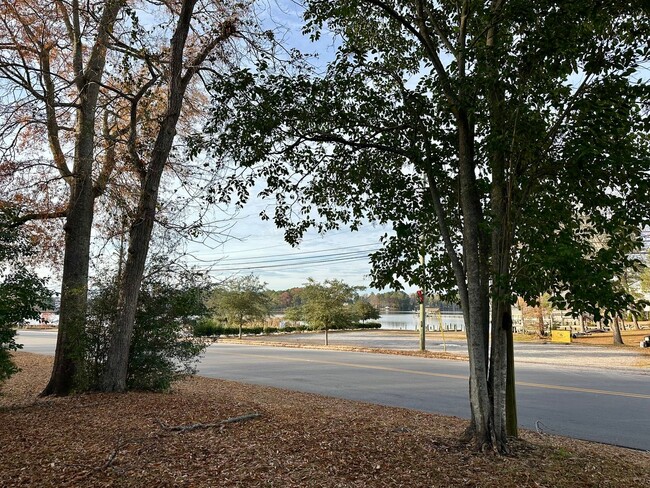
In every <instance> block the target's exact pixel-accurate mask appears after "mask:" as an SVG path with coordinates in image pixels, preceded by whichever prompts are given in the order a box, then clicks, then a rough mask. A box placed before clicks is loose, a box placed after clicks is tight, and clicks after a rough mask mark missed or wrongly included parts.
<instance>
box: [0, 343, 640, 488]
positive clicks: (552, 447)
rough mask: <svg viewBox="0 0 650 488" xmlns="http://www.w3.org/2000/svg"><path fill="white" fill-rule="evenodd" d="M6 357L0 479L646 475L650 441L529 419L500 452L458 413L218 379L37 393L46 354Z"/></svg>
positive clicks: (619, 480) (173, 481)
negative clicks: (553, 429) (483, 444)
mask: <svg viewBox="0 0 650 488" xmlns="http://www.w3.org/2000/svg"><path fill="white" fill-rule="evenodd" d="M15 358H16V360H17V362H18V364H19V366H20V367H21V368H22V370H23V371H22V372H21V373H19V374H18V375H16V376H15V377H13V378H12V379H11V380H9V381H8V382H7V383H5V385H4V386H3V388H2V396H1V397H0V453H1V456H0V486H3V487H10V486H38V487H47V486H70V487H85V486H88V487H90V486H92V487H100V486H147V485H148V486H151V487H159V486H165V487H166V486H169V487H171V486H192V487H194V486H196V487H212V486H214V487H258V486H265V487H266V486H268V487H364V488H368V487H450V486H452V487H453V486H468V487H601V486H602V487H650V454H649V453H642V452H638V451H633V450H628V449H622V448H617V447H612V446H606V445H600V444H593V443H588V442H583V441H575V440H571V439H566V438H561V437H555V436H548V435H540V434H537V433H532V432H524V433H523V434H522V436H521V439H520V440H517V441H513V442H512V443H511V446H512V454H510V455H508V456H498V455H495V454H492V453H487V454H483V453H476V452H473V451H472V450H470V449H468V448H467V446H465V445H463V444H461V443H459V442H458V440H457V439H458V438H459V436H460V434H461V433H462V431H463V429H464V428H465V426H466V421H464V420H461V419H458V418H450V417H443V416H438V415H432V414H425V413H420V412H414V411H410V410H405V409H398V408H388V407H381V406H376V405H368V404H364V403H359V402H352V401H346V400H337V399H332V398H326V397H321V396H317V395H310V394H303V393H295V392H289V391H285V390H280V389H275V388H268V387H260V386H250V385H243V384H239V383H234V382H229V381H221V380H215V379H207V378H200V377H194V378H189V379H187V380H183V381H181V382H178V383H177V384H176V385H175V386H174V388H173V390H172V391H171V392H170V393H164V394H156V393H137V392H134V393H128V394H92V395H78V396H73V397H68V398H46V399H37V398H36V395H37V394H38V392H39V391H40V390H41V389H42V388H43V387H44V385H45V383H46V381H47V379H48V376H49V373H50V368H51V361H52V359H51V358H49V357H46V356H40V355H35V354H29V353H17V354H16V355H15ZM247 414H258V415H259V416H251V418H248V419H245V420H242V421H241V422H226V423H223V421H226V420H228V419H233V418H235V417H239V416H242V415H247ZM621 415H625V412H621ZM196 424H200V425H198V426H197V425H196ZM208 424H210V425H208ZM191 426H195V427H196V428H190V427H191ZM174 428H176V429H177V430H173V429H174Z"/></svg>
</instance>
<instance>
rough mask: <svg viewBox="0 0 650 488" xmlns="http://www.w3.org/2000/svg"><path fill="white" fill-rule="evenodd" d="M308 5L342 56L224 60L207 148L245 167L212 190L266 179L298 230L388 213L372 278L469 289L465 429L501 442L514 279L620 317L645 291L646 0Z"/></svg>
mask: <svg viewBox="0 0 650 488" xmlns="http://www.w3.org/2000/svg"><path fill="white" fill-rule="evenodd" d="M306 6H307V11H306V27H305V30H306V31H307V32H309V33H310V34H311V35H312V37H313V38H314V39H317V38H319V37H320V36H321V35H325V33H326V32H329V33H333V34H334V36H336V37H337V46H338V50H337V54H336V57H335V59H334V60H333V61H331V62H330V63H328V65H327V67H326V68H325V70H324V72H319V71H318V70H313V71H300V72H297V73H284V72H274V71H272V70H269V69H266V68H268V67H267V66H260V67H258V68H257V69H256V70H251V69H244V70H241V71H239V72H238V73H237V74H236V75H235V76H232V77H230V78H228V79H222V80H219V83H218V85H217V86H215V94H214V111H213V120H212V123H211V124H210V125H208V126H207V127H206V132H207V133H208V134H210V135H209V136H207V137H204V138H198V140H197V142H196V150H197V151H198V150H203V149H207V150H208V151H210V152H212V153H213V154H215V155H217V156H218V158H220V160H221V158H224V157H227V158H231V159H232V160H234V161H235V162H236V163H237V165H238V168H239V169H238V170H237V171H236V172H234V173H233V175H232V177H231V178H230V179H229V180H228V181H227V182H225V183H224V184H223V185H221V186H220V187H218V188H215V193H216V194H218V195H219V196H220V198H221V199H222V200H223V201H230V200H231V199H232V198H236V199H238V200H240V201H245V200H246V199H247V197H248V188H249V187H250V186H251V185H252V183H253V182H255V181H258V180H260V179H261V180H264V181H266V184H267V186H266V189H265V190H263V191H262V193H261V195H262V196H263V197H269V198H274V199H275V201H276V206H275V211H274V213H273V215H272V216H271V215H266V214H263V215H262V217H263V218H273V220H274V221H275V223H276V224H277V225H278V226H279V227H283V228H284V229H285V235H286V238H287V240H289V241H290V242H295V241H297V240H299V239H300V237H301V236H302V234H303V233H304V232H305V230H306V229H308V228H310V227H316V228H318V229H319V230H321V231H326V230H329V229H332V228H336V227H338V226H340V225H348V226H350V227H351V228H353V229H355V228H357V227H358V226H359V225H361V224H362V223H363V222H364V219H367V220H370V221H377V222H382V223H391V224H392V225H393V227H394V231H395V232H394V234H393V235H386V236H385V237H384V239H383V244H384V246H383V249H381V250H380V251H378V252H376V253H375V254H374V255H373V257H372V262H373V275H372V277H373V284H374V285H376V286H382V285H388V284H390V285H393V286H399V280H400V278H401V279H404V280H406V281H407V282H409V283H413V284H420V285H423V286H424V287H425V288H426V289H427V290H433V291H438V292H440V293H441V294H444V298H448V299H451V300H452V301H459V302H460V303H461V305H462V309H463V314H464V318H465V323H466V325H467V335H468V344H469V349H470V371H471V374H470V404H471V406H472V425H471V427H470V429H469V430H468V434H469V437H470V438H471V439H472V440H473V441H474V443H475V444H476V445H477V446H479V447H483V448H485V447H486V446H493V447H494V448H495V449H498V450H501V451H503V450H506V449H507V447H506V427H507V429H508V431H509V432H510V433H516V417H515V415H514V414H515V410H514V390H512V389H511V388H513V387H514V363H513V361H512V331H511V325H512V318H511V316H510V306H511V304H512V303H514V301H515V298H516V296H517V295H520V296H522V297H524V298H525V300H526V301H528V302H529V303H534V302H535V301H536V300H537V299H538V297H539V296H540V295H541V294H542V293H544V292H548V293H550V295H551V300H552V301H553V302H554V303H555V304H557V305H558V306H560V307H562V308H564V307H566V308H569V309H570V310H572V312H573V313H574V314H579V313H582V312H589V313H591V314H593V315H594V316H598V315H599V314H601V313H602V312H603V311H604V313H605V314H606V316H607V317H612V316H614V315H617V314H618V313H620V312H621V311H622V310H624V309H626V307H627V306H628V305H629V303H631V301H632V300H633V297H631V295H630V294H629V293H627V292H626V291H625V290H624V288H623V287H621V286H619V285H618V281H617V277H618V276H619V275H620V273H621V272H622V270H624V269H625V268H629V267H634V266H636V263H635V262H634V260H633V259H631V258H630V253H631V252H632V251H633V250H634V249H635V248H637V247H638V246H639V245H640V239H639V229H640V228H642V227H643V226H644V225H645V224H647V222H648V218H649V216H650V178H648V174H649V170H650V158H649V154H650V151H649V141H650V140H649V138H648V129H649V128H650V120H649V117H648V113H649V111H648V105H647V103H648V100H649V99H650V97H649V96H648V95H649V94H650V93H649V92H650V88H649V85H648V82H647V80H645V79H644V78H643V76H642V75H641V72H642V70H643V64H644V63H647V61H648V55H649V54H650V48H649V47H648V44H647V42H646V41H644V39H647V38H648V36H649V34H650V25H649V20H648V17H647V15H644V12H645V10H644V2H642V1H632V2H625V3H624V4H620V3H615V4H612V3H602V2H595V1H594V2H581V3H579V4H578V3H576V2H571V1H568V0H567V1H545V2H534V3H530V2H525V1H514V0H513V1H502V0H493V1H489V2H474V1H469V0H467V1H462V2H456V3H451V2H429V1H425V0H415V1H413V2H406V3H404V2H396V1H392V0H339V1H334V2H331V1H320V0H312V1H307V2H306ZM596 237H599V238H602V239H604V241H605V245H604V246H602V247H600V248H596V246H595V245H594V240H595V238H596ZM421 250H424V252H425V253H426V257H427V262H428V266H427V270H426V272H425V271H424V270H423V269H422V267H421V266H420V265H419V260H418V258H419V254H420V251H421ZM489 301H491V302H492V304H491V307H490V306H488V303H489ZM490 314H491V316H490ZM490 327H491V338H492V340H491V343H490V344H489V343H488V330H489V329H490ZM489 348H490V349H489ZM509 388H510V389H509ZM506 403H507V406H506ZM507 420H509V424H506V421H507Z"/></svg>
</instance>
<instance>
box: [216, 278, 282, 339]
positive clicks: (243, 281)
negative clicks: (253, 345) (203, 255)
mask: <svg viewBox="0 0 650 488" xmlns="http://www.w3.org/2000/svg"><path fill="white" fill-rule="evenodd" d="M208 303H209V305H210V307H211V308H212V309H213V311H214V312H215V313H216V314H217V315H218V316H222V317H225V318H226V320H227V321H228V322H229V323H233V324H235V325H237V326H238V327H239V337H240V338H241V337H242V327H243V325H244V324H245V323H246V322H250V321H252V320H262V319H264V318H266V317H268V315H269V313H270V310H271V300H270V298H269V296H268V295H267V293H266V284H265V283H262V282H261V281H260V280H259V278H257V277H256V276H254V275H248V276H241V277H236V278H232V279H230V280H228V281H227V282H226V283H225V284H224V285H223V286H221V287H218V288H217V289H216V290H214V291H213V293H212V296H211V297H210V299H209V302H208Z"/></svg>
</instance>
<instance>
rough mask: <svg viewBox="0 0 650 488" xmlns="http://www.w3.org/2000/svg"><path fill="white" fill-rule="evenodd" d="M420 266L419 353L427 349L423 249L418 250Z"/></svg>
mask: <svg viewBox="0 0 650 488" xmlns="http://www.w3.org/2000/svg"><path fill="white" fill-rule="evenodd" d="M420 264H421V265H422V283H420V286H421V293H418V298H420V351H425V350H426V348H427V347H426V340H425V331H426V321H427V317H426V310H425V302H426V293H425V289H424V249H421V250H420Z"/></svg>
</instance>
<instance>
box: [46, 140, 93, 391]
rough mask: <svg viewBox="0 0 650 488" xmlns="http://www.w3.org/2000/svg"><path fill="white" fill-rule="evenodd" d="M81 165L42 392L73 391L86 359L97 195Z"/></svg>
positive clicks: (72, 199) (67, 228)
mask: <svg viewBox="0 0 650 488" xmlns="http://www.w3.org/2000/svg"><path fill="white" fill-rule="evenodd" d="M92 134H94V132H93V131H91V133H90V137H88V135H86V137H85V138H84V139H90V141H83V142H84V143H83V144H78V148H79V147H80V146H81V149H82V150H83V149H86V146H87V144H88V142H90V144H92ZM91 151H92V149H91ZM79 153H81V150H80V151H79ZM91 158H92V152H91ZM91 161H92V159H91ZM78 166H85V170H80V171H77V173H76V175H75V181H74V183H73V186H72V191H71V192H70V203H69V207H68V218H67V220H66V224H65V227H64V228H65V254H64V258H63V277H62V285H61V311H60V318H59V332H58V335H57V339H56V351H55V354H54V367H53V369H52V375H51V377H50V381H49V382H48V384H47V386H46V387H45V389H44V390H43V392H42V395H68V394H70V393H71V392H72V390H73V389H74V388H75V386H77V385H76V380H77V373H78V371H79V369H80V367H81V363H82V361H83V358H84V349H83V348H84V345H83V334H84V328H85V324H86V307H87V300H88V267H89V260H90V233H91V229H92V221H93V201H94V197H93V190H92V177H91V176H92V175H91V174H90V171H89V169H90V168H89V167H88V166H89V165H88V161H86V162H85V164H83V165H82V164H79V165H78Z"/></svg>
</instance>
